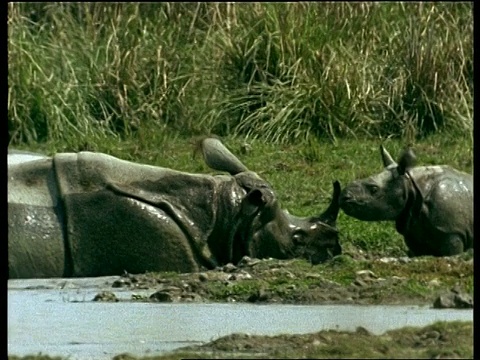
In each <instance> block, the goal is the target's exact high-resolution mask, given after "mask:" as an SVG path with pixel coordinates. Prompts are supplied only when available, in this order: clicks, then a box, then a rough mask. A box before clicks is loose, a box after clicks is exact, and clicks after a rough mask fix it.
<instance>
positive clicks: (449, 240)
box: [440, 234, 466, 256]
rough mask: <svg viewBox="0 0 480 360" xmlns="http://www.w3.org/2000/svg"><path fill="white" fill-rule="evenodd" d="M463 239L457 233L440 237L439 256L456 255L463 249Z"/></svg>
mask: <svg viewBox="0 0 480 360" xmlns="http://www.w3.org/2000/svg"><path fill="white" fill-rule="evenodd" d="M465 250H466V249H465V248H464V246H463V240H462V238H461V237H460V236H459V235H456V234H449V235H445V237H444V238H443V239H442V242H441V246H440V254H441V256H452V255H458V254H461V253H463V252H464V251H465Z"/></svg>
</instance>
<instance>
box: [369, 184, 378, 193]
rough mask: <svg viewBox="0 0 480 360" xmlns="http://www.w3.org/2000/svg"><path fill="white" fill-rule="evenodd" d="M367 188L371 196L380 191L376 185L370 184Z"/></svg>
mask: <svg viewBox="0 0 480 360" xmlns="http://www.w3.org/2000/svg"><path fill="white" fill-rule="evenodd" d="M367 187H368V190H369V191H370V193H371V194H376V193H377V192H378V190H379V187H378V186H377V185H375V184H369V185H368V186H367Z"/></svg>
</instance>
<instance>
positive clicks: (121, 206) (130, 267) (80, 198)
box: [65, 191, 202, 276]
mask: <svg viewBox="0 0 480 360" xmlns="http://www.w3.org/2000/svg"><path fill="white" fill-rule="evenodd" d="M65 203H66V204H67V208H68V209H70V210H71V211H72V213H71V214H68V215H67V216H68V221H67V223H68V225H67V226H68V238H69V244H70V247H71V254H72V259H73V276H103V275H116V274H122V273H123V272H124V271H126V272H129V273H143V272H146V271H177V272H194V271H198V270H199V264H201V263H202V262H201V260H200V259H198V258H197V256H198V254H197V253H195V252H194V251H193V250H192V246H191V244H190V242H189V239H187V236H186V234H185V233H184V231H183V230H182V228H181V227H180V226H179V225H178V224H177V223H176V222H175V220H174V219H173V218H172V217H171V216H170V214H169V213H167V212H165V211H164V210H163V209H161V208H158V207H156V206H152V205H150V204H146V203H144V202H141V201H139V200H137V199H133V198H127V197H123V196H118V194H115V193H113V192H112V191H99V192H95V193H87V194H71V195H69V196H67V197H66V198H65Z"/></svg>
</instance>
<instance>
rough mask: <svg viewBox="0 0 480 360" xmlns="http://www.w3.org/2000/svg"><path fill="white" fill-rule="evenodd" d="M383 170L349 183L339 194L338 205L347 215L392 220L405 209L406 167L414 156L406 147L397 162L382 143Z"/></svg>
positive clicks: (408, 185) (367, 219)
mask: <svg viewBox="0 0 480 360" xmlns="http://www.w3.org/2000/svg"><path fill="white" fill-rule="evenodd" d="M380 153H381V156H382V160H383V165H384V167H385V168H384V170H383V171H382V172H381V173H379V174H376V175H372V176H370V177H368V178H365V179H360V180H355V181H353V182H351V183H350V184H348V185H347V186H346V187H345V188H344V189H343V191H342V193H341V195H340V207H341V209H342V210H343V211H344V212H345V213H346V214H347V215H349V216H352V217H354V218H357V219H359V220H363V221H383V220H394V219H397V217H398V216H399V215H400V214H401V213H402V211H403V210H404V208H405V206H406V204H407V200H408V197H409V192H410V191H411V188H412V185H411V181H412V180H411V178H410V176H409V173H408V169H409V168H411V167H412V166H414V162H415V155H414V154H413V152H412V150H411V149H406V150H405V151H403V152H402V154H401V155H400V158H399V160H398V163H396V162H395V161H394V160H393V158H392V157H391V155H390V154H389V153H388V151H387V150H386V149H385V148H384V147H383V146H382V145H381V146H380Z"/></svg>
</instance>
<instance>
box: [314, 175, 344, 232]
mask: <svg viewBox="0 0 480 360" xmlns="http://www.w3.org/2000/svg"><path fill="white" fill-rule="evenodd" d="M340 192H341V188H340V183H339V182H338V180H336V181H334V183H333V194H332V201H331V202H330V205H329V206H328V208H327V210H325V211H324V212H323V213H322V214H321V215H320V216H319V217H318V219H319V220H320V221H322V222H324V223H325V224H328V225H330V226H333V227H335V225H336V222H337V216H338V212H339V210H340V201H339V200H340Z"/></svg>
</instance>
